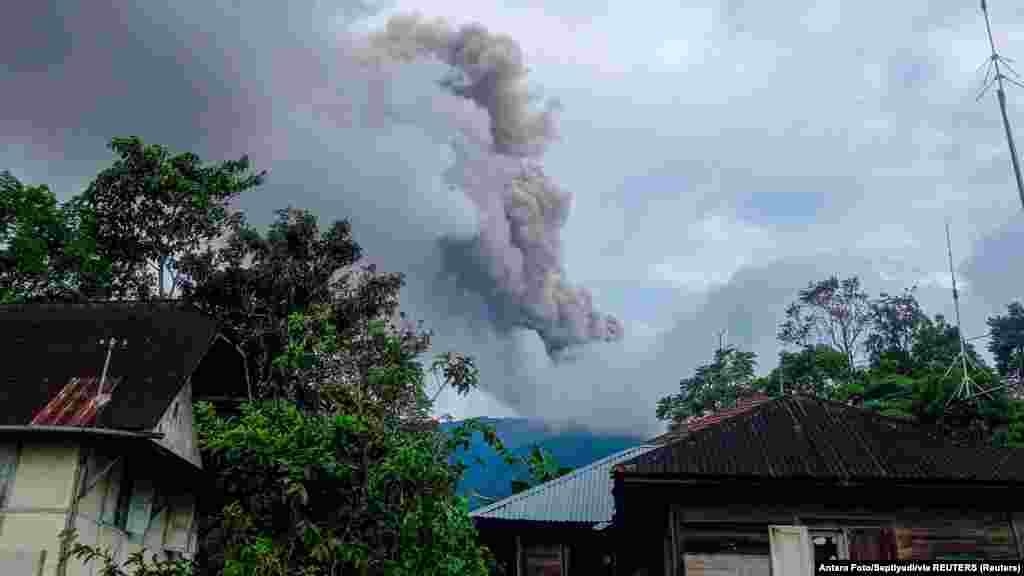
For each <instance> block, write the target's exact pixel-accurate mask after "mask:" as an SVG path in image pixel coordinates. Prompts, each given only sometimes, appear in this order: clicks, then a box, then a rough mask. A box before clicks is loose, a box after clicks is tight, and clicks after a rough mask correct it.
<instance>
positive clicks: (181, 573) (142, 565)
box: [60, 530, 194, 576]
mask: <svg viewBox="0 0 1024 576" xmlns="http://www.w3.org/2000/svg"><path fill="white" fill-rule="evenodd" d="M60 540H61V545H62V549H63V550H64V554H63V556H62V558H61V561H62V562H68V561H70V560H71V559H75V560H78V561H80V562H81V563H82V564H84V565H89V564H92V563H95V564H93V565H94V566H97V567H98V568H99V571H98V572H95V574H97V575H98V576H192V574H193V573H194V567H193V565H192V563H191V562H190V561H187V560H182V559H175V560H171V559H167V558H160V556H159V555H158V554H157V553H151V554H150V557H149V560H146V551H145V550H140V551H137V552H133V553H132V554H130V555H129V556H128V560H127V561H125V563H124V564H123V565H118V563H117V560H116V559H115V558H114V554H113V552H112V551H111V550H110V549H109V548H99V547H96V546H88V545H86V544H82V543H81V542H78V535H77V533H76V532H75V531H74V530H65V531H63V532H61V534H60Z"/></svg>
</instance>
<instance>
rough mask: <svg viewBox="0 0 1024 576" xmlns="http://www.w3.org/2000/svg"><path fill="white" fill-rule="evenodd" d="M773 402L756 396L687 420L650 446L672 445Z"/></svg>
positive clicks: (651, 441) (657, 438)
mask: <svg viewBox="0 0 1024 576" xmlns="http://www.w3.org/2000/svg"><path fill="white" fill-rule="evenodd" d="M769 400H771V397H769V396H765V395H764V394H755V395H753V396H750V397H748V398H743V399H741V400H738V401H737V402H736V405H735V406H733V407H731V408H728V409H726V410H721V411H719V412H715V413H714V414H707V415H704V416H698V417H696V418H691V419H689V420H687V421H686V422H685V424H684V426H683V427H682V429H681V430H675V431H672V432H666V433H665V434H662V435H661V436H658V437H656V438H654V439H652V440H650V441H649V442H648V443H649V444H670V443H672V442H675V441H677V440H679V439H681V438H684V437H686V436H688V435H689V434H690V433H691V432H696V431H697V430H701V429H703V428H707V427H708V426H711V425H713V424H716V423H718V422H721V421H722V420H725V419H726V418H732V417H733V416H736V415H737V414H743V413H744V412H747V411H749V410H751V409H752V408H754V407H756V406H759V405H761V404H764V403H765V402H768V401H769Z"/></svg>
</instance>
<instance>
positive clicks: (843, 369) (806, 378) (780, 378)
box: [758, 344, 854, 398]
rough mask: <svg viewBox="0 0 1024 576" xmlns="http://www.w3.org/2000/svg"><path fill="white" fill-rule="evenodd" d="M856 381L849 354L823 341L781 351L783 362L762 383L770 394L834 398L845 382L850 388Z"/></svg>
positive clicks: (780, 356) (780, 359) (763, 387)
mask: <svg viewBox="0 0 1024 576" xmlns="http://www.w3.org/2000/svg"><path fill="white" fill-rule="evenodd" d="M852 384H854V382H851V381H850V374H849V370H848V368H847V357H846V355H845V354H843V353H842V352H840V351H838V350H836V349H834V348H832V347H831V346H827V345H824V344H819V345H817V346H807V347H805V348H803V349H802V350H800V351H799V352H788V351H785V350H783V351H781V352H779V365H778V366H777V367H776V368H775V369H773V370H772V371H771V373H770V374H769V376H768V379H767V382H765V384H763V385H761V386H758V387H759V388H761V389H762V391H764V392H767V393H769V394H777V393H779V392H780V391H784V392H785V393H787V394H808V395H811V396H818V397H821V398H833V397H836V396H837V395H838V394H839V393H840V390H841V389H842V388H843V387H844V386H846V389H847V390H848V389H849V386H850V385H852Z"/></svg>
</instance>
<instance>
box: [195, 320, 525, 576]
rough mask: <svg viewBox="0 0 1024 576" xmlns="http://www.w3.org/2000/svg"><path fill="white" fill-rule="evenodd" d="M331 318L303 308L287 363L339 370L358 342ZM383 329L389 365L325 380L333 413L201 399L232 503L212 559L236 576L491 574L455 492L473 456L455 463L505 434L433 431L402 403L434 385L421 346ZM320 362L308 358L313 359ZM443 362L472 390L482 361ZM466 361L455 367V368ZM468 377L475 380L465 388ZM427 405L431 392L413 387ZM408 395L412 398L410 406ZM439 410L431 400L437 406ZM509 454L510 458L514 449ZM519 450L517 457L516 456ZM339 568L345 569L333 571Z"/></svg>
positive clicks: (206, 444)
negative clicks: (475, 440) (345, 379)
mask: <svg viewBox="0 0 1024 576" xmlns="http://www.w3.org/2000/svg"><path fill="white" fill-rule="evenodd" d="M327 309H328V308H326V307H323V308H319V309H316V310H318V312H317V313H319V314H321V316H320V317H319V318H314V317H313V316H314V315H315V314H313V313H311V314H309V315H306V314H298V313H295V314H292V315H291V316H290V319H289V328H290V341H289V342H290V344H289V345H288V346H286V347H285V352H284V353H283V354H282V355H281V356H280V357H279V359H278V363H279V364H282V365H286V366H289V367H291V368H292V369H294V370H295V371H296V372H297V373H298V374H299V375H300V377H302V375H303V374H309V373H314V372H316V371H318V370H325V369H327V368H329V367H330V365H331V364H333V363H334V362H335V360H336V358H337V357H338V356H339V355H340V356H343V355H344V352H346V351H345V350H344V349H341V348H340V347H339V346H338V342H339V341H340V340H339V339H337V338H333V337H327V336H332V335H335V334H336V333H335V332H331V330H332V329H333V327H334V326H336V325H334V324H333V323H331V322H326V321H323V320H324V319H325V318H326V317H327V316H326V315H323V314H324V311H325V310H327ZM371 324H372V326H371V327H370V328H369V334H370V335H371V340H373V341H374V342H375V344H374V347H375V349H376V350H377V352H378V356H377V358H379V359H380V362H379V363H378V364H376V365H374V366H370V367H368V369H367V370H366V371H365V372H364V376H365V378H364V379H362V380H359V381H355V382H349V383H338V382H333V383H332V382H323V383H322V393H323V394H324V396H325V397H326V398H328V400H329V403H328V405H329V406H331V408H330V409H329V410H318V411H317V410H309V409H308V407H307V409H300V408H299V406H297V405H296V404H295V403H293V402H288V401H284V400H270V399H268V400H261V401H257V402H251V403H246V404H245V405H244V406H243V408H242V410H241V414H240V415H238V416H236V417H232V418H224V417H221V416H219V415H218V414H216V412H215V411H214V409H213V407H212V406H210V405H208V404H199V405H197V407H196V414H195V422H196V428H197V430H198V432H199V435H200V441H201V448H202V450H203V456H204V462H207V463H209V464H208V465H209V467H210V468H211V469H212V470H216V473H217V477H218V489H219V492H220V493H221V494H222V498H220V500H218V501H219V502H220V509H219V510H217V509H214V510H211V511H209V514H208V517H209V519H210V520H212V524H213V526H212V527H211V529H210V530H209V531H208V534H212V537H208V538H207V546H206V549H207V550H210V551H215V550H222V552H221V553H220V554H219V555H215V557H212V558H209V559H208V560H207V564H208V565H210V566H220V567H222V568H221V569H223V570H224V571H225V573H229V571H233V572H230V573H234V574H246V575H248V574H264V573H266V574H278V573H280V574H285V573H287V574H292V573H305V572H303V571H310V572H309V573H319V572H316V571H317V570H327V569H328V568H329V569H330V570H331V571H333V570H342V569H344V570H356V571H364V570H365V571H366V573H368V574H370V573H372V574H378V573H388V574H413V573H416V574H438V575H440V574H485V573H486V572H487V558H488V552H487V551H486V549H485V548H483V547H480V546H478V545H477V544H476V543H475V538H476V533H475V530H474V528H473V524H472V521H471V519H470V517H469V515H468V508H467V507H466V503H465V502H464V501H462V500H459V499H457V498H455V496H454V489H455V486H456V484H457V483H458V480H459V478H460V475H461V472H462V469H463V468H462V467H461V466H460V464H461V463H449V456H450V455H451V454H452V453H453V451H454V450H455V449H456V448H458V447H459V446H463V445H468V439H469V438H470V437H471V436H472V434H473V432H474V431H483V432H484V434H485V436H487V437H488V438H489V440H490V441H493V445H495V446H496V448H497V449H499V450H502V451H503V450H504V447H503V446H501V444H500V441H498V439H497V437H496V436H494V432H493V429H489V427H486V426H483V425H482V424H480V423H479V422H478V421H470V422H468V423H466V424H464V425H463V426H462V427H460V428H458V429H456V430H454V431H453V432H452V433H451V434H448V435H446V434H444V433H442V432H440V431H439V430H438V429H437V427H436V426H430V425H427V426H424V425H423V424H424V423H423V422H422V420H421V418H420V413H419V411H418V409H413V410H407V411H395V410H393V409H391V403H392V401H393V400H396V399H400V398H403V397H406V396H408V395H409V394H410V392H409V391H410V390H411V391H417V390H418V391H419V392H421V393H422V388H423V386H424V380H423V368H422V367H421V365H420V364H419V363H418V362H417V361H415V357H416V353H415V352H414V351H411V350H408V349H406V348H403V346H402V345H401V338H400V337H399V336H398V335H397V334H394V333H393V332H392V331H391V330H390V329H388V328H387V327H386V326H385V325H384V324H382V323H379V322H374V323H371ZM310 354H312V355H313V360H312V361H306V360H303V359H308V358H310ZM458 358H459V357H458V355H455V354H448V355H444V356H442V357H439V358H438V360H437V361H436V362H435V363H434V366H435V367H436V368H437V370H438V371H439V372H440V373H442V374H445V373H447V374H448V377H447V378H448V379H447V380H446V382H448V383H450V384H451V385H453V386H454V387H456V388H457V389H458V388H459V387H460V386H461V388H462V389H465V390H470V389H471V388H472V385H471V384H467V382H468V383H473V382H475V381H476V379H477V375H476V372H475V369H472V366H473V365H472V362H464V361H460V360H458ZM450 363H455V366H454V367H451V368H450V369H449V370H448V371H447V372H445V370H444V368H445V367H446V366H450V365H451V364H450ZM456 379H459V380H460V381H462V382H463V384H456V383H455V381H456ZM413 395H414V396H417V397H418V398H420V399H422V398H423V394H418V395H417V394H413ZM399 403H400V402H399ZM426 407H427V408H429V400H427V401H426ZM506 455H508V454H507V453H506ZM508 457H509V458H512V457H511V455H508ZM328 573H334V572H328Z"/></svg>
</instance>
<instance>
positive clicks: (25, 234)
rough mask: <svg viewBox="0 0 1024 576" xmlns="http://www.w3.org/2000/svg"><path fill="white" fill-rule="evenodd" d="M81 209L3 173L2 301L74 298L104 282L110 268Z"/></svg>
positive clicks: (0, 203) (0, 179)
mask: <svg viewBox="0 0 1024 576" xmlns="http://www.w3.org/2000/svg"><path fill="white" fill-rule="evenodd" d="M77 208H78V206H77V204H75V203H74V202H70V203H68V204H66V205H64V206H59V205H58V204H57V198H56V196H55V195H54V194H53V192H51V191H50V190H49V188H47V187H46V186H26V185H23V184H22V183H21V182H19V181H18V180H17V179H16V178H14V176H12V175H11V174H10V173H9V172H0V303H12V302H26V301H31V300H40V299H44V300H53V299H67V298H73V297H77V296H78V295H79V293H80V291H81V288H82V287H83V285H95V284H97V283H99V282H101V278H102V276H103V274H104V272H105V271H106V269H107V268H108V266H107V264H106V263H105V262H104V261H102V260H101V259H100V258H99V257H98V256H97V255H96V251H95V242H93V241H92V240H91V239H90V238H89V237H88V236H86V235H84V233H83V232H82V228H83V226H82V223H83V219H82V218H81V217H80V214H79V212H78V210H77ZM85 221H87V220H85Z"/></svg>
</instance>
